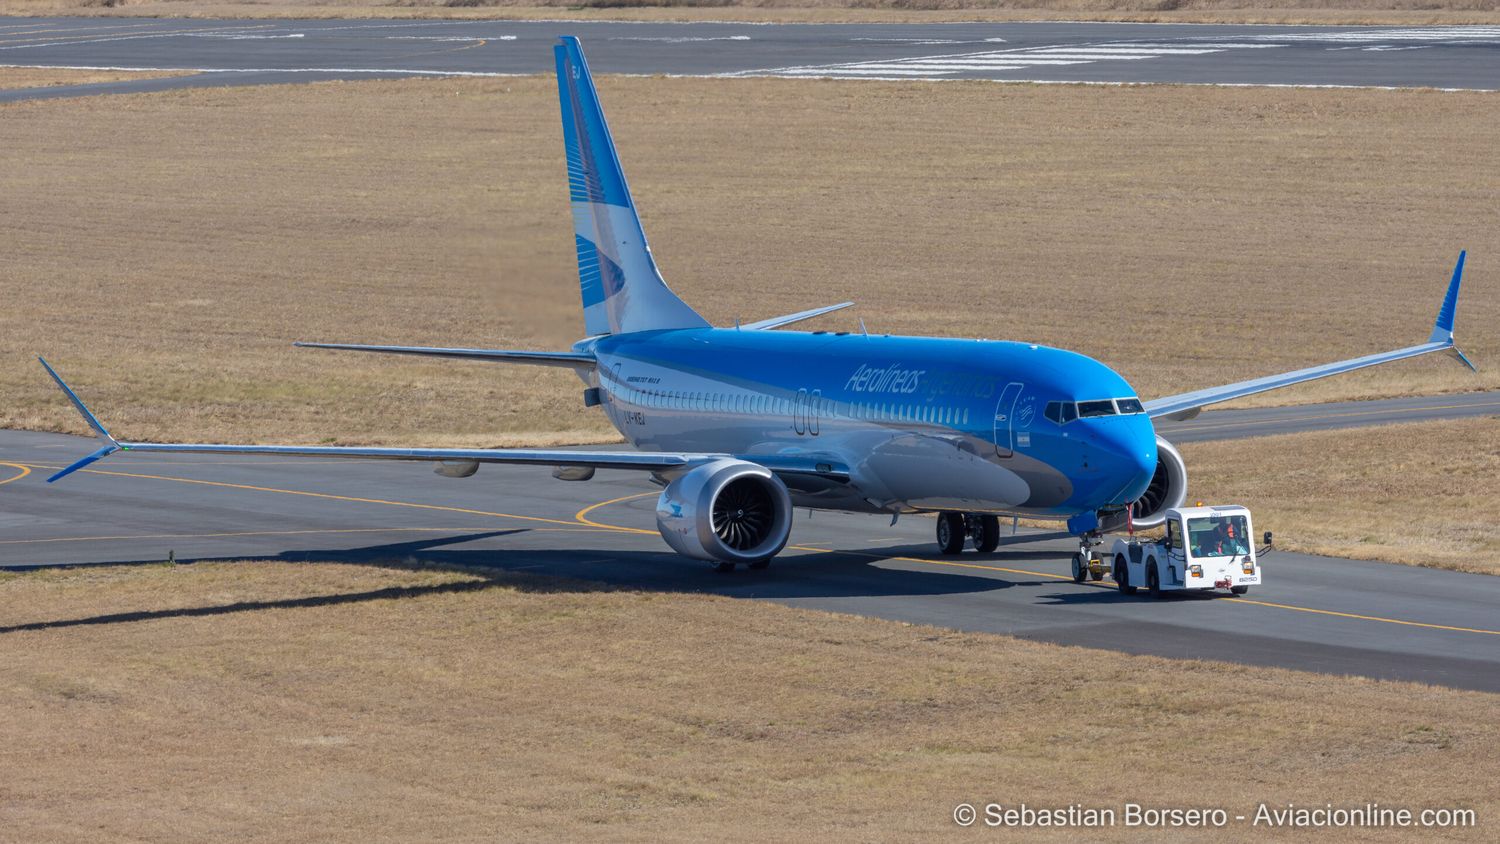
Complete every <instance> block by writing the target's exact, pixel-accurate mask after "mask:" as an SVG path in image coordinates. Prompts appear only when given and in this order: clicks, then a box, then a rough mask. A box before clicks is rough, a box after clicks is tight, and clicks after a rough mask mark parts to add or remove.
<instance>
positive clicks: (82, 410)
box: [37, 356, 123, 484]
mask: <svg viewBox="0 0 1500 844" xmlns="http://www.w3.org/2000/svg"><path fill="white" fill-rule="evenodd" d="M37 360H39V361H41V363H42V368H44V369H46V370H47V374H48V375H50V376H52V380H53V381H56V382H57V386H58V387H60V388H62V391H63V394H64V395H66V396H67V397H68V401H70V402H72V403H73V407H75V408H77V409H78V413H79V414H80V415H81V416H83V421H85V422H87V423H89V427H90V428H93V429H94V433H96V434H98V435H99V436H101V437H103V438H104V439H105V440H106V441H108V442H109V445H106V446H105V447H103V448H101V449H99V450H98V451H96V452H94V453H93V454H90V455H89V456H88V457H85V458H83V459H82V460H79V461H78V462H77V463H74V464H73V465H71V466H69V467H67V468H66V469H63V470H62V471H61V472H58V473H57V474H55V475H53V476H52V477H50V478H48V479H47V483H49V484H50V483H52V482H53V481H56V480H57V479H59V478H65V477H67V476H68V475H71V474H73V473H74V472H76V471H78V470H79V469H82V468H83V467H85V466H87V465H89V464H90V463H93V462H94V461H96V460H99V459H102V458H104V457H108V456H109V455H111V454H114V453H115V452H117V451H119V450H120V449H121V448H123V446H121V445H120V444H119V443H118V442H116V441H115V438H114V437H113V436H111V435H110V433H109V431H108V430H106V429H105V427H104V425H102V424H100V422H99V419H98V418H97V417H95V416H94V414H93V413H91V412H90V411H89V409H88V408H87V407H86V406H84V403H83V400H82V399H80V398H78V394H77V393H75V392H73V388H72V387H69V386H68V383H67V382H66V381H64V380H62V376H61V375H58V374H57V370H55V369H53V368H52V365H51V364H49V363H47V359H46V358H43V357H40V356H39V357H37Z"/></svg>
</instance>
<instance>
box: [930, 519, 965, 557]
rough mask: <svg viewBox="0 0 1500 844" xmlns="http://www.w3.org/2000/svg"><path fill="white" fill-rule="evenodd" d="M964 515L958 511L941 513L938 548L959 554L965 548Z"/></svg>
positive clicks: (938, 522)
mask: <svg viewBox="0 0 1500 844" xmlns="http://www.w3.org/2000/svg"><path fill="white" fill-rule="evenodd" d="M965 538H966V537H965V536H964V517H963V516H962V515H960V514H958V513H952V512H944V513H939V514H938V518H937V543H938V550H939V551H941V552H943V553H944V554H959V553H962V552H963V550H964V539H965Z"/></svg>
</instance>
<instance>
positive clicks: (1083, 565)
mask: <svg viewBox="0 0 1500 844" xmlns="http://www.w3.org/2000/svg"><path fill="white" fill-rule="evenodd" d="M1088 573H1089V564H1088V561H1087V560H1085V559H1084V558H1083V555H1082V554H1074V555H1073V582H1074V583H1082V582H1083V579H1084V578H1085V577H1087V576H1088Z"/></svg>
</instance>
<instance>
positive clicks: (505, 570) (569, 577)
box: [0, 529, 1055, 634]
mask: <svg viewBox="0 0 1500 844" xmlns="http://www.w3.org/2000/svg"><path fill="white" fill-rule="evenodd" d="M522 533H526V530H525V529H515V530H495V531H483V532H479V533H464V534H456V535H446V536H436V537H424V538H422V539H418V540H412V541H407V542H395V543H386V544H380V545H370V546H365V547H359V548H344V549H326V550H325V549H297V550H286V551H281V552H279V553H275V554H265V555H259V556H253V555H252V556H246V555H232V556H222V557H213V556H201V557H180V558H178V559H177V562H178V563H179V564H183V565H188V564H192V563H208V562H236V563H247V564H248V563H264V562H290V563H310V564H316V563H349V564H358V565H371V566H384V567H389V568H393V569H404V570H409V569H412V568H419V567H422V566H433V565H436V566H455V567H461V568H463V569H464V570H466V571H467V572H469V573H472V574H475V575H479V576H481V577H483V578H484V579H481V580H473V581H465V582H461V583H449V584H436V585H431V586H412V587H408V586H391V587H385V588H380V589H372V590H366V591H360V592H348V593H335V594H328V595H313V596H306V597H301V598H289V599H281V600H269V601H242V602H237V603H233V604H223V605H212V606H200V607H179V608H171V609H159V610H139V611H128V612H119V613H111V614H106V615H98V616H90V617H84V618H72V619H56V620H40V621H30V622H25V623H17V624H10V625H0V634H5V633H17V632H22V631H35V630H50V629H58V628H66V627H80V626H89V625H97V624H119V623H129V622H136V621H151V620H156V619H163V618H182V617H194V616H215V615H228V614H232V613H237V612H250V611H254V610H262V609H278V608H295V607H322V606H333V605H338V604H348V603H358V602H362V601H379V600H388V599H391V598H401V597H418V596H422V595H436V594H450V593H459V592H473V591H481V590H485V589H493V588H510V589H521V590H524V591H535V592H593V591H600V590H608V589H635V590H647V591H659V592H698V593H712V594H719V595H726V596H730V597H745V598H757V599H776V598H824V597H896V596H910V595H946V594H960V593H976V592H991V591H996V590H1000V589H1007V588H1010V587H1013V586H1018V585H1041V584H1042V583H1050V581H1040V580H1037V581H1032V580H1029V579H1027V580H1008V579H1005V578H1003V577H992V576H983V577H981V576H974V575H969V574H961V573H956V572H952V571H940V572H922V571H911V570H905V569H889V568H884V567H882V566H880V565H878V563H880V562H881V561H883V560H884V559H886V558H887V557H890V556H902V555H900V554H898V553H896V552H895V551H892V549H882V551H880V552H867V551H860V552H857V553H854V552H840V551H833V552H830V553H824V554H804V555H794V556H790V557H786V558H779V559H777V561H776V562H775V563H773V564H772V566H771V567H770V568H769V569H767V570H765V571H755V572H751V571H745V570H743V569H742V570H738V571H736V572H734V573H730V574H719V573H716V572H714V571H712V570H710V568H709V565H708V564H707V563H701V562H698V561H694V560H689V559H686V558H684V557H681V556H678V555H676V554H672V553H670V552H666V551H662V552H645V551H599V550H596V549H507V548H452V547H448V546H459V545H466V544H469V543H474V542H479V541H483V540H488V539H496V538H502V537H506V536H513V535H516V534H522ZM897 550H903V549H897ZM1012 553H1024V554H1033V553H1034V552H1012ZM996 556H997V555H985V557H984V559H991V560H993V559H995V558H996ZM1043 556H1045V555H1043ZM1052 557H1053V558H1055V555H1052ZM1027 558H1028V559H1031V558H1039V557H1027ZM976 559H978V558H976ZM1010 559H1018V558H1017V557H1014V556H1012V557H1010ZM161 564H162V561H161V560H159V559H156V560H139V559H137V560H120V561H105V562H92V563H87V564H81V565H87V566H89V567H93V566H108V565H161Z"/></svg>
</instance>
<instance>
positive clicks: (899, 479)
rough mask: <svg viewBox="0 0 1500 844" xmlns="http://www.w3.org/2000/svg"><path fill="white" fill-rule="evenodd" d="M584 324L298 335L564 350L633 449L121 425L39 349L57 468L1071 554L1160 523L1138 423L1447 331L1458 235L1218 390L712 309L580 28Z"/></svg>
mask: <svg viewBox="0 0 1500 844" xmlns="http://www.w3.org/2000/svg"><path fill="white" fill-rule="evenodd" d="M553 53H554V58H555V60H556V67H557V83H558V94H559V97H560V100H561V106H562V122H563V137H564V143H565V147H566V152H567V170H568V190H569V196H570V199H571V205H572V213H573V224H574V234H575V243H576V246H577V253H578V277H579V286H580V290H581V296H582V303H583V321H584V327H585V330H586V332H587V336H586V337H585V338H584V339H582V340H580V341H578V342H577V343H575V344H573V346H572V349H571V350H570V351H551V352H548V351H523V350H504V349H466V348H441V347H409V346H383V345H358V344H349V343H297V344H296V345H298V346H304V347H310V348H318V349H334V350H344V351H356V352H375V353H386V354H399V355H418V356H426V357H440V358H457V359H463V360H480V361H490V362H495V363H510V364H519V365H530V366H552V367H563V368H566V369H572V370H573V371H574V372H575V373H577V375H578V376H579V378H580V379H582V381H583V383H584V385H585V388H584V390H583V403H584V405H585V406H586V407H599V408H601V410H602V411H603V413H604V414H605V416H606V417H607V418H608V419H609V421H610V422H611V424H613V425H614V427H615V428H616V429H617V430H618V431H619V432H620V434H621V435H623V436H624V438H625V439H626V440H627V441H628V442H629V443H630V444H631V445H632V446H633V447H634V449H633V450H617V451H572V450H532V449H449V448H364V447H333V446H297V445H231V444H182V443H149V442H131V441H126V440H118V439H116V438H115V437H114V436H112V435H111V434H110V432H109V431H108V430H107V429H106V428H105V427H104V426H103V425H102V424H100V422H99V420H98V419H97V418H96V417H95V416H94V414H93V413H92V412H90V411H89V409H88V408H87V407H86V406H85V405H84V403H83V402H82V401H81V400H80V399H79V398H78V395H77V394H76V393H75V392H74V391H73V390H72V389H71V388H70V387H69V386H68V385H67V384H66V383H65V382H64V381H63V379H62V378H61V377H60V376H59V375H58V374H57V372H56V371H55V370H53V368H52V367H51V366H50V365H48V364H47V362H46V361H45V360H41V359H40V358H39V360H41V363H42V365H43V367H45V368H46V370H47V373H48V374H49V375H50V376H51V377H52V378H53V380H55V381H56V382H57V385H58V386H59V387H60V388H61V389H62V391H63V392H64V393H65V394H66V395H67V397H68V399H69V400H70V401H71V402H72V403H73V405H74V407H76V408H77V410H78V411H79V413H81V414H82V415H83V418H84V420H85V421H86V422H87V423H88V425H89V427H91V428H92V429H93V430H94V432H95V433H96V434H97V435H98V436H99V437H100V438H102V439H103V440H104V442H105V444H104V445H103V447H101V448H100V449H98V450H97V451H95V452H93V453H92V454H90V455H88V456H87V457H84V458H82V459H81V460H78V461H77V462H75V463H73V464H72V465H70V466H68V467H66V468H64V469H63V470H61V471H59V472H58V473H57V474H55V475H53V476H52V477H50V478H48V481H49V482H55V481H57V480H59V479H60V478H63V477H65V476H67V475H69V474H72V473H73V472H76V471H78V470H79V469H81V468H83V467H85V466H88V465H89V464H91V463H93V462H94V461H96V460H100V459H102V458H104V457H107V456H108V455H110V454H113V453H115V452H119V451H127V452H165V453H169V454H277V455H297V456H304V457H354V458H361V459H390V460H416V461H431V462H435V463H436V464H437V472H438V473H439V474H441V475H445V476H448V477H457V478H463V477H469V476H471V475H473V474H474V473H475V472H476V471H478V469H479V466H480V464H485V463H495V464H532V465H536V464H540V465H545V466H552V467H554V470H553V475H554V476H555V477H557V478H559V479H561V480H568V481H584V480H588V479H590V478H592V477H593V475H594V472H595V470H597V469H626V470H636V471H641V472H645V473H648V475H649V477H650V478H651V479H652V480H653V481H655V482H656V483H658V484H659V485H661V486H662V487H663V489H662V491H661V494H660V497H659V499H658V501H657V506H656V522H657V527H658V529H659V530H660V533H661V536H662V538H663V539H664V540H666V543H667V544H668V545H669V546H670V547H671V548H672V549H673V550H675V551H677V552H678V553H680V554H683V555H685V556H687V557H690V558H696V559H700V560H706V561H709V562H710V563H711V564H712V565H713V566H714V567H715V568H717V569H718V570H720V571H732V570H733V569H734V568H735V567H736V566H738V565H744V566H747V567H748V568H750V569H763V568H765V567H766V566H768V565H769V564H770V562H771V559H772V558H773V557H775V556H776V555H777V554H778V553H779V552H780V551H781V550H782V549H783V548H784V546H785V545H786V543H787V539H788V536H789V535H790V531H791V526H792V512H793V507H799V508H802V507H805V508H808V509H810V510H819V509H822V510H838V511H847V512H856V513H871V514H883V515H889V516H890V517H891V519H892V523H894V521H895V519H896V518H897V517H899V516H900V515H901V514H904V513H936V514H937V528H936V533H937V537H936V538H937V541H938V545H939V548H940V550H941V551H942V552H943V553H944V554H956V553H959V552H961V551H962V550H963V549H964V547H965V545H966V544H967V543H969V542H972V544H973V545H974V547H975V548H976V549H977V550H979V551H981V552H989V551H993V550H994V549H995V548H996V547H997V546H998V545H999V544H1000V541H1001V539H1000V521H999V520H1000V517H1002V516H1005V517H1025V518H1040V519H1051V520H1056V521H1061V522H1064V523H1065V525H1066V530H1067V534H1066V535H1068V536H1072V537H1076V538H1077V539H1078V541H1079V545H1080V553H1081V554H1086V553H1087V552H1088V549H1089V548H1091V547H1093V546H1095V545H1098V544H1099V543H1100V542H1101V538H1102V535H1103V534H1104V533H1105V532H1107V531H1110V530H1115V529H1119V528H1121V527H1124V526H1126V525H1127V524H1130V525H1133V526H1134V527H1136V528H1142V529H1145V528H1150V527H1153V526H1158V525H1160V524H1161V523H1162V522H1163V521H1164V519H1165V513H1166V511H1167V510H1169V509H1171V508H1173V507H1177V506H1180V505H1182V504H1183V503H1184V501H1185V500H1186V496H1187V466H1186V464H1185V463H1184V461H1183V459H1182V455H1181V454H1179V453H1178V451H1177V449H1176V448H1174V447H1173V446H1172V444H1171V443H1170V442H1168V441H1167V440H1166V439H1164V438H1162V437H1161V436H1160V435H1159V434H1158V433H1157V432H1156V429H1155V426H1154V423H1153V420H1155V419H1159V418H1162V417H1166V418H1170V419H1175V420H1182V419H1188V418H1192V417H1193V416H1195V415H1197V414H1198V413H1199V411H1200V410H1201V409H1202V408H1204V407H1205V406H1208V405H1212V404H1216V403H1219V402H1224V401H1229V400H1231V399H1238V398H1242V397H1244V396H1249V395H1254V394H1257V393H1262V392H1265V391H1268V390H1274V389H1278V388H1281V387H1287V386H1290V385H1293V384H1301V383H1304V382H1307V381H1312V380H1315V379H1318V378H1325V377H1328V376H1331V375H1336V374H1339V373H1343V372H1350V371H1353V370H1356V369H1361V368H1364V367H1369V366H1375V365H1378V364H1384V363H1389V362H1392V361H1397V360H1404V359H1406V358H1412V357H1416V356H1418V355H1426V354H1430V353H1434V352H1440V351H1445V350H1451V351H1453V352H1454V353H1455V354H1456V355H1457V357H1458V358H1459V360H1461V361H1462V362H1463V363H1464V364H1466V365H1468V366H1469V368H1470V369H1474V368H1475V367H1474V365H1473V363H1472V362H1470V361H1469V359H1468V358H1467V357H1465V356H1464V355H1463V353H1462V352H1461V351H1459V349H1458V347H1457V346H1456V345H1455V342H1454V337H1453V321H1454V312H1455V310H1456V307H1457V303H1458V294H1459V287H1460V284H1461V283H1462V278H1463V266H1464V253H1459V257H1458V264H1457V265H1456V266H1455V267H1454V269H1453V275H1452V278H1451V280H1450V281H1449V284H1448V288H1447V293H1446V294H1445V295H1444V297H1443V300H1442V305H1441V308H1440V309H1439V311H1438V316H1437V320H1436V323H1435V324H1434V326H1433V330H1432V333H1431V335H1430V336H1429V337H1428V339H1427V342H1425V343H1421V344H1418V345H1415V346H1409V347H1407V348H1402V349H1397V350H1394V351H1389V352H1382V353H1378V354H1371V355H1366V356H1363V357H1358V358H1353V359H1351V360H1345V361H1339V362H1336V363H1329V364H1325V365H1322V366H1314V367H1310V368H1307V369H1300V370H1297V371H1295V372H1287V373H1283V374H1280V375H1271V376H1267V377H1264V378H1256V379H1252V380H1248V381H1240V382H1237V383H1233V384H1226V385H1224V386H1220V387H1212V388H1209V389H1202V390H1194V391H1192V392H1187V393H1182V394H1179V395H1171V396H1165V397H1162V398H1156V399H1152V400H1149V401H1141V400H1140V398H1139V397H1138V396H1137V395H1136V391H1135V390H1134V389H1133V388H1132V387H1131V386H1130V384H1129V383H1127V382H1126V380H1125V379H1124V378H1122V377H1120V375H1119V374H1118V373H1116V372H1115V371H1114V370H1112V369H1110V368H1109V367H1108V366H1106V365H1105V364H1103V363H1100V362H1099V361H1097V360H1094V359H1092V358H1089V357H1087V356H1085V355H1082V354H1078V353H1077V352H1071V351H1067V350H1064V349H1057V348H1050V347H1047V346H1043V345H1040V344H1036V343H1025V342H1009V341H991V340H970V339H955V338H945V337H906V336H890V335H884V334H871V333H869V332H868V331H865V330H863V321H861V330H860V331H857V332H856V331H834V332H829V331H813V332H804V331H781V330H777V329H780V328H782V327H784V326H787V325H791V324H793V323H797V322H800V321H802V320H806V319H810V318H812V317H816V316H820V315H823V314H827V313H830V312H833V311H836V310H839V309H841V308H845V307H848V306H850V305H851V304H852V303H850V302H844V303H841V304H836V305H830V306H826V307H819V308H813V309H810V310H805V311H800V312H798V313H794V314H787V315H785V316H779V317H773V318H770V319H764V320H760V321H758V322H751V323H747V324H736V325H734V326H732V327H714V326H712V325H710V324H709V323H708V321H707V320H705V319H704V318H703V317H702V316H700V315H699V314H698V312H697V311H695V310H693V309H692V308H691V307H690V306H689V305H688V304H687V303H686V302H684V301H683V300H681V299H680V298H678V297H677V295H676V294H674V293H673V292H672V290H671V289H670V288H668V287H667V285H666V283H665V282H664V281H663V279H662V277H661V273H660V272H659V271H658V270H657V266H656V262H655V260H654V259H653V257H652V253H651V249H650V247H649V246H648V245H647V242H646V236H645V233H644V231H643V230H642V228H641V222H640V218H639V217H638V216H637V215H636V210H635V203H634V201H633V200H632V199H631V195H630V189H629V187H628V185H627V183H626V180H625V174H624V172H623V170H622V169H621V167H620V161H619V157H618V155H617V154H616V151H615V145H614V142H613V140H612V138H611V136H610V131H609V127H608V124H607V123H606V122H605V119H604V112H603V110H602V109H601V107H600V103H599V97H598V94H597V92H596V91H595V88H594V82H593V78H592V76H591V75H590V73H589V68H588V63H587V62H586V61H585V59H584V55H583V49H582V46H581V44H580V42H579V41H578V39H577V38H574V37H562V38H560V39H559V41H558V43H557V45H556V46H555V47H554V48H553Z"/></svg>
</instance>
